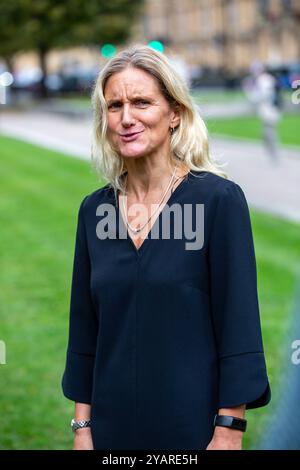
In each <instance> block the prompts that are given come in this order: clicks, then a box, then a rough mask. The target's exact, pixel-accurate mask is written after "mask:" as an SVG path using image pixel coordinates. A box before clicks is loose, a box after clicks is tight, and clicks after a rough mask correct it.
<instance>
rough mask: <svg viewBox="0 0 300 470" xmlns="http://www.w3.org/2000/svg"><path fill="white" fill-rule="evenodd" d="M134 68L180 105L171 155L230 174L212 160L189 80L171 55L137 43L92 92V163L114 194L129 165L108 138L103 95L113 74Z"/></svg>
mask: <svg viewBox="0 0 300 470" xmlns="http://www.w3.org/2000/svg"><path fill="white" fill-rule="evenodd" d="M128 67H132V68H138V69H141V70H143V71H145V72H148V73H149V74H150V75H152V76H153V77H154V78H155V79H156V80H157V83H158V85H159V88H160V90H161V92H162V93H163V95H164V97H165V98H166V99H167V101H168V102H169V103H170V105H174V104H176V103H177V104H179V105H180V107H181V116H180V123H179V125H178V126H177V127H176V128H175V130H174V132H173V133H172V134H171V141H170V147H171V148H170V150H171V155H170V158H171V160H172V161H173V163H181V164H183V165H185V166H186V167H187V168H189V170H190V171H191V170H194V171H201V170H204V171H209V172H212V173H215V174H217V175H219V176H222V177H224V178H228V177H227V175H226V174H225V173H224V172H223V171H222V170H221V165H220V164H219V163H217V162H216V161H214V160H213V158H212V157H211V155H210V151H209V142H208V132H207V128H206V125H205V123H204V121H203V119H202V118H201V117H200V115H199V112H198V111H197V109H196V107H195V104H194V102H193V100H192V97H191V96H190V94H189V89H188V86H187V84H186V82H185V81H184V80H183V78H181V76H180V75H179V74H178V73H177V71H176V70H175V69H174V68H173V65H172V64H171V62H170V61H169V60H168V58H167V57H166V56H165V55H164V54H162V53H161V52H158V51H156V50H154V49H152V48H151V47H149V46H145V45H139V44H135V45H134V46H131V47H128V48H127V49H124V50H123V51H121V52H119V53H118V54H117V55H116V56H114V57H113V58H112V59H110V60H109V61H108V62H107V63H106V64H105V66H104V68H103V69H102V70H101V71H100V73H99V75H98V77H97V80H96V82H95V85H94V89H93V93H92V104H93V115H94V118H93V132H92V166H93V168H94V169H95V171H96V173H98V174H99V176H100V178H102V179H104V180H105V181H106V182H109V183H110V184H111V185H112V187H113V188H114V191H115V194H116V191H117V190H118V189H119V190H121V191H122V192H123V191H124V182H123V178H122V176H123V174H124V173H125V172H126V171H127V169H126V164H125V162H124V159H123V158H122V156H120V155H119V154H118V153H117V152H116V151H115V150H114V149H113V148H112V146H111V144H110V142H109V141H108V139H107V135H106V133H107V122H108V117H107V104H106V100H105V98H104V90H105V85H106V83H107V81H108V79H109V77H111V76H112V75H113V74H114V73H118V72H121V71H123V70H124V69H126V68H128Z"/></svg>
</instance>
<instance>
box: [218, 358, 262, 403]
mask: <svg viewBox="0 0 300 470" xmlns="http://www.w3.org/2000/svg"><path fill="white" fill-rule="evenodd" d="M270 400H271V388H270V385H269V380H268V376H267V371H266V364H265V357H264V353H263V352H251V353H242V354H237V355H233V356H227V357H223V358H221V359H220V382H219V408H231V407H234V406H239V405H243V404H246V409H251V408H260V407H262V406H265V405H267V404H268V403H269V402H270Z"/></svg>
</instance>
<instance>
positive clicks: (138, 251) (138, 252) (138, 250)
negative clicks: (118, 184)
mask: <svg viewBox="0 0 300 470" xmlns="http://www.w3.org/2000/svg"><path fill="white" fill-rule="evenodd" d="M190 174H191V170H189V171H188V173H186V174H185V175H184V179H183V180H182V181H181V182H180V183H179V184H178V185H177V186H176V188H175V189H174V191H173V192H172V193H171V195H170V196H169V199H168V200H167V202H166V203H165V204H164V206H163V208H162V210H161V211H160V212H159V214H158V216H157V218H156V219H155V221H154V223H153V225H152V227H151V228H150V230H149V232H148V234H147V236H146V237H145V238H144V239H143V242H142V244H141V245H140V247H139V248H137V247H136V245H135V243H134V241H133V239H132V238H131V236H130V235H129V230H128V228H127V225H126V223H125V221H124V219H123V215H122V212H121V210H120V206H119V203H118V198H119V195H118V192H117V196H116V197H117V201H116V207H117V211H116V212H117V230H118V235H119V223H120V221H121V224H122V226H123V229H124V231H125V234H126V238H125V239H126V240H127V239H128V240H129V242H130V243H131V245H132V246H133V248H134V251H135V254H136V255H137V256H141V254H142V253H143V251H144V249H145V245H147V244H148V243H149V241H150V240H151V239H152V237H151V235H152V233H153V231H154V229H155V226H156V225H157V224H158V223H160V219H161V217H162V214H163V212H164V210H165V207H166V206H169V205H170V204H171V203H172V202H173V199H174V197H175V196H177V194H178V193H179V192H180V189H182V188H183V187H184V186H185V183H188V181H189V179H190Z"/></svg>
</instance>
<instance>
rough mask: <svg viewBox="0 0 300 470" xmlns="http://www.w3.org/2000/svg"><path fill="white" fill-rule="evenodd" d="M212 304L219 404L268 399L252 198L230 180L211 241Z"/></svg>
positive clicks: (223, 191) (257, 403)
mask: <svg viewBox="0 0 300 470" xmlns="http://www.w3.org/2000/svg"><path fill="white" fill-rule="evenodd" d="M208 262H209V271H210V305H211V314H212V322H213V329H214V332H215V340H216V345H217V350H218V357H219V408H230V407H233V406H238V405H242V404H246V409H249V408H259V407H261V406H265V405H267V404H268V403H269V401H270V399H271V389H270V385H269V381H268V376H267V369H266V363H265V356H264V349H263V340H262V333H261V324H260V313H259V303H258V293H257V272H256V260H255V251H254V243H253V235H252V228H251V220H250V213H249V208H248V204H247V201H246V198H245V195H244V193H243V191H242V189H241V188H240V186H239V185H238V184H236V183H234V182H232V181H227V184H225V185H224V186H223V187H222V189H221V191H220V192H219V194H218V201H217V203H216V209H215V214H214V218H213V221H212V227H211V232H210V236H209V243H208Z"/></svg>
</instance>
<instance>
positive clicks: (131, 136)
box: [121, 131, 143, 142]
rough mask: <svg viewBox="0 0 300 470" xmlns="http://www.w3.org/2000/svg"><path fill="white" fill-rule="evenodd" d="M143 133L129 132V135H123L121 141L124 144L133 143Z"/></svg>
mask: <svg viewBox="0 0 300 470" xmlns="http://www.w3.org/2000/svg"><path fill="white" fill-rule="evenodd" d="M142 132H143V131H140V132H128V134H123V135H122V134H121V139H122V140H123V141H124V142H131V141H132V140H135V139H137V138H138V136H139V135H140V134H141V133H142Z"/></svg>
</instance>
